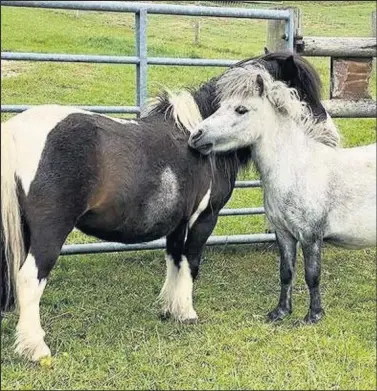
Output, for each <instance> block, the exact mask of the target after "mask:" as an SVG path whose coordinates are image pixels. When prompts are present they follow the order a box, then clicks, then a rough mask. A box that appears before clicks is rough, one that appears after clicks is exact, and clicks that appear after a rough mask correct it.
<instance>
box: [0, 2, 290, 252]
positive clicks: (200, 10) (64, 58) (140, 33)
mask: <svg viewBox="0 0 377 391" xmlns="http://www.w3.org/2000/svg"><path fill="white" fill-rule="evenodd" d="M1 5H2V6H12V7H31V8H50V9H51V8H55V9H56V8H58V9H66V10H83V11H85V10H86V11H106V12H128V13H134V14H135V33H136V56H102V55H74V54H57V53H54V54H50V53H49V54H47V53H46V54H44V53H22V52H1V59H2V60H15V61H17V60H23V61H54V62H82V63H97V64H98V63H102V64H104V63H105V64H133V65H135V66H136V104H135V106H76V107H81V108H83V109H86V110H90V111H94V112H97V113H113V114H115V113H117V114H119V113H134V114H139V113H140V107H142V106H143V104H144V103H145V101H146V98H147V80H148V65H181V66H224V67H226V66H230V65H232V64H234V63H236V62H237V60H222V59H193V58H167V57H148V53H147V23H148V14H167V15H186V16H209V17H210V16H214V17H229V18H248V19H270V20H271V19H276V20H283V21H284V22H285V40H286V45H287V48H288V49H293V41H294V37H293V32H294V26H293V24H294V15H293V14H292V13H291V11H289V10H270V9H245V8H223V7H221V8H217V7H201V6H181V5H173V4H152V3H134V2H116V1H1ZM32 106H33V105H1V112H11V113H18V112H21V111H24V110H26V109H28V108H29V107H32ZM236 187H237V188H250V187H260V181H258V180H255V181H237V182H236ZM263 213H264V208H263V207H259V208H237V209H222V210H221V212H220V216H239V215H256V214H263ZM274 240H275V235H274V234H262V233H261V234H251V235H229V236H211V237H210V238H209V239H208V242H207V245H209V246H211V245H218V244H245V243H260V242H271V241H274ZM164 247H165V239H159V240H155V241H153V242H149V243H139V244H132V245H125V244H120V243H109V242H100V243H91V244H74V245H65V246H63V248H62V252H61V254H62V255H68V254H84V253H99V252H114V251H134V250H152V249H161V248H164Z"/></svg>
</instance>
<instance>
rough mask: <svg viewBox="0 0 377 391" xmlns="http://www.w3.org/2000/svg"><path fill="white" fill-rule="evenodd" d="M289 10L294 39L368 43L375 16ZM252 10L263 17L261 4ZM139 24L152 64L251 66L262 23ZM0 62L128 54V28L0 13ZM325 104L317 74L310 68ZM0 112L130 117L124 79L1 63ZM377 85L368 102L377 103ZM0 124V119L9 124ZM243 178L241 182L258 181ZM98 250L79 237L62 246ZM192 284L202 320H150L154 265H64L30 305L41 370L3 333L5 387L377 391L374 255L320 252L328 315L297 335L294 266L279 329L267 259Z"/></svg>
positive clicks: (247, 260) (354, 6) (356, 123)
mask: <svg viewBox="0 0 377 391" xmlns="http://www.w3.org/2000/svg"><path fill="white" fill-rule="evenodd" d="M284 4H285V5H298V6H300V7H301V9H302V11H303V15H304V33H305V34H306V35H317V36H318V35H323V36H369V35H370V14H371V11H372V10H375V3H374V2H369V1H368V2H315V1H314V2H284ZM259 6H261V5H259ZM192 22H193V19H191V18H187V17H172V16H150V17H149V28H148V47H149V55H152V56H174V57H196V58H235V59H242V58H246V57H249V56H253V55H256V54H260V53H261V51H262V48H263V46H264V40H265V31H266V22H264V21H247V20H230V19H218V18H214V19H209V18H201V23H202V28H201V43H200V45H198V46H196V45H194V44H193V36H194V34H193V29H192ZM1 33H2V34H1V45H2V51H5V50H14V51H37V52H60V53H77V54H79V53H90V54H116V55H133V54H134V53H135V47H134V30H133V17H132V16H131V15H127V14H126V15H124V14H106V13H94V12H90V13H84V12H79V14H78V15H77V14H76V12H74V11H61V10H59V11H52V10H30V9H22V8H17V9H16V8H8V7H2V14H1ZM310 61H311V62H312V63H313V64H314V65H315V67H316V68H317V69H318V71H319V73H320V75H321V78H322V80H323V96H324V98H327V97H328V91H329V70H328V68H329V60H328V59H322V58H311V59H310ZM2 65H3V66H2V72H4V74H5V77H4V78H2V89H1V98H2V103H3V104H40V103H51V102H55V103H65V104H93V105H133V104H134V101H135V88H134V84H135V71H134V67H133V66H127V65H126V66H123V65H91V64H58V63H25V62H11V63H9V62H8V63H6V64H2ZM221 71H222V68H204V67H203V68H193V67H183V68H181V67H157V66H151V67H150V70H149V81H148V92H149V94H150V95H153V94H155V93H156V92H157V91H158V90H159V89H160V88H161V86H168V87H170V88H174V89H178V88H180V87H182V86H187V85H198V84H199V83H201V82H203V81H205V80H207V79H208V78H210V77H211V76H213V75H216V74H219V73H220V72H221ZM375 80H376V78H375V72H374V75H373V78H372V82H371V93H372V95H373V96H374V97H375V96H376V88H375ZM9 116H10V115H9V114H8V115H2V120H5V119H6V118H8V117H9ZM336 123H337V124H338V126H339V129H340V131H341V133H342V137H343V144H344V145H346V146H352V145H364V144H368V143H370V142H374V141H375V139H376V133H375V131H376V130H375V126H376V121H375V120H374V119H369V120H365V119H364V120H357V119H352V120H350V119H347V120H345V119H341V120H336ZM254 177H256V176H255V173H253V172H251V171H248V172H245V173H243V174H242V178H254ZM261 203H262V193H261V191H260V190H255V189H254V190H253V189H250V190H246V189H239V190H235V192H234V195H233V197H232V199H231V201H230V202H229V204H228V206H229V207H242V206H260V205H261ZM265 228H266V224H265V220H264V217H263V216H256V217H235V218H233V217H222V218H220V221H219V223H218V225H217V227H216V229H215V234H218V235H225V234H243V233H256V232H261V231H263V230H264V229H265ZM89 241H95V239H93V238H89V237H87V236H84V235H82V234H80V233H78V232H74V233H72V234H71V235H70V237H69V238H68V240H67V243H77V242H89ZM206 258H207V261H206V262H205V263H204V264H203V266H202V268H201V274H200V278H199V280H198V282H197V284H196V286H195V307H196V310H197V312H198V314H199V318H200V322H199V324H198V325H195V326H183V325H178V324H175V323H173V322H170V321H168V322H161V321H160V320H159V319H158V310H159V306H158V304H157V303H156V297H157V295H158V293H159V290H160V288H161V286H162V283H163V280H164V273H165V272H164V260H163V252H162V251H152V252H135V253H119V254H117V253H116V254H104V255H87V256H80V257H78V256H71V257H61V258H60V259H59V260H58V263H57V266H56V268H55V269H54V270H53V272H52V273H51V278H50V281H49V284H48V287H47V289H46V292H45V294H44V296H43V299H42V304H41V316H42V323H43V327H44V329H45V330H46V331H47V336H46V341H47V343H48V344H49V346H50V347H51V349H52V351H53V354H54V358H53V361H52V366H51V367H48V366H39V365H34V364H30V363H28V362H26V361H25V360H23V359H20V358H18V357H17V356H16V355H15V354H14V353H13V349H12V343H13V336H14V328H15V325H16V320H17V319H16V316H15V314H9V315H7V317H6V319H5V320H4V321H3V323H2V336H1V347H2V352H1V353H2V354H1V364H2V371H1V388H2V389H343V390H346V389H360V390H366V389H376V375H375V368H376V346H375V343H376V323H375V317H376V262H375V258H376V251H375V250H363V251H346V250H338V249H334V248H332V247H327V248H326V249H325V250H324V256H323V258H324V261H323V274H322V288H321V289H322V293H323V300H324V305H325V310H326V312H327V316H326V317H325V318H324V319H323V321H322V322H321V323H320V324H318V325H316V326H305V325H303V324H302V323H301V322H300V319H302V318H303V317H304V315H305V313H306V310H307V305H308V293H307V290H306V286H305V282H304V278H303V271H302V269H303V266H302V259H301V258H300V260H299V262H298V274H297V277H296V283H295V288H294V313H293V314H292V316H291V317H290V318H288V319H287V320H286V321H284V322H283V323H281V324H279V325H271V324H268V323H266V322H265V314H266V313H267V311H268V310H269V309H271V308H272V307H273V306H274V305H275V304H276V301H277V297H278V293H279V282H278V281H279V276H278V262H277V259H278V254H277V251H276V249H275V248H273V247H272V246H219V247H216V248H210V249H207V251H206Z"/></svg>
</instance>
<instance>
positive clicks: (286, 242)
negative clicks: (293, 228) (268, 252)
mask: <svg viewBox="0 0 377 391" xmlns="http://www.w3.org/2000/svg"><path fill="white" fill-rule="evenodd" d="M276 240H277V244H278V247H279V252H280V298H279V303H278V305H277V307H276V308H275V309H274V310H272V311H271V312H269V314H268V319H269V320H270V321H277V320H282V319H283V318H285V317H286V316H287V315H289V314H291V313H292V280H293V277H294V272H295V263H296V248H297V240H296V239H295V238H294V237H293V236H292V235H291V234H290V233H289V232H283V231H280V230H279V231H276Z"/></svg>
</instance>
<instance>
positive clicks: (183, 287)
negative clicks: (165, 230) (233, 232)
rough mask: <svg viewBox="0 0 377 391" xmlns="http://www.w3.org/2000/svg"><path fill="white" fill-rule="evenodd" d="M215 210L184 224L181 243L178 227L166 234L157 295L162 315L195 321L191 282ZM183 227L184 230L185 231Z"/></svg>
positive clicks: (183, 320)
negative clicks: (162, 275)
mask: <svg viewBox="0 0 377 391" xmlns="http://www.w3.org/2000/svg"><path fill="white" fill-rule="evenodd" d="M217 216H218V213H214V214H205V213H204V214H202V215H200V216H199V217H198V219H197V220H196V221H195V222H194V223H192V224H191V226H190V225H189V226H188V227H187V225H185V229H184V237H186V236H187V238H185V239H186V240H184V241H183V247H180V245H178V244H179V243H181V242H180V240H179V239H180V238H181V236H180V235H177V234H178V233H179V232H180V231H179V230H177V231H176V232H175V234H176V235H173V236H169V237H168V238H167V257H166V266H167V274H166V280H165V284H164V286H163V288H162V291H161V294H160V298H162V299H163V317H166V316H170V315H171V316H172V317H173V318H174V319H176V320H178V321H180V322H184V323H195V322H196V321H197V319H198V316H197V314H196V311H195V309H194V307H193V282H194V280H195V279H196V277H197V275H198V272H199V264H200V260H201V256H202V253H203V249H204V245H205V243H206V241H207V239H208V237H209V236H210V235H211V233H212V231H213V229H214V227H215V225H216V221H217ZM186 229H188V232H187V233H186Z"/></svg>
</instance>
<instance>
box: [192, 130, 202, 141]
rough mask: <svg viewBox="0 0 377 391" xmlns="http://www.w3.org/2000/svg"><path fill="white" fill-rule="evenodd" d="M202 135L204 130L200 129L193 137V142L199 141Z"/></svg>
mask: <svg viewBox="0 0 377 391" xmlns="http://www.w3.org/2000/svg"><path fill="white" fill-rule="evenodd" d="M202 134H203V130H202V129H199V130H198V131H197V132H196V133H195V134H194V135H193V136H192V140H193V141H195V140H197V139H198V138H199V137H200V136H201V135H202Z"/></svg>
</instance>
